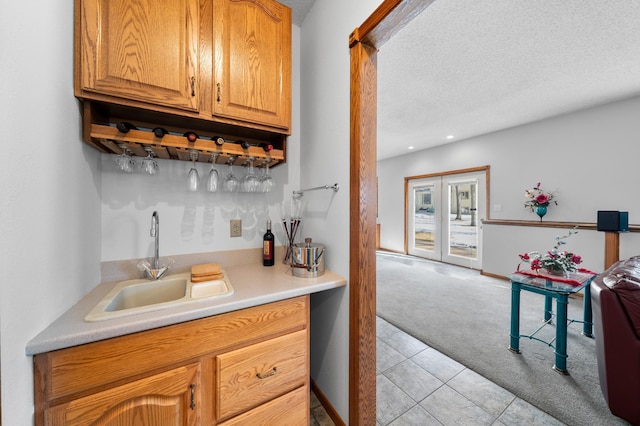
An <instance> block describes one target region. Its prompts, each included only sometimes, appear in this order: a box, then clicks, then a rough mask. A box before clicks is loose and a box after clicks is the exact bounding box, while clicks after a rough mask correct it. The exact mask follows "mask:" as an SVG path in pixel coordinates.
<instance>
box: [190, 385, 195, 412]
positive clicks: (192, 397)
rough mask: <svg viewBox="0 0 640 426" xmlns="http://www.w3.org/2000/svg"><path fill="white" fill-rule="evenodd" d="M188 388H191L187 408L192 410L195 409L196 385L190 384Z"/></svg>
mask: <svg viewBox="0 0 640 426" xmlns="http://www.w3.org/2000/svg"><path fill="white" fill-rule="evenodd" d="M189 387H190V388H191V404H189V408H191V409H192V410H193V409H195V408H196V395H195V394H196V385H195V384H194V383H191V384H190V385H189Z"/></svg>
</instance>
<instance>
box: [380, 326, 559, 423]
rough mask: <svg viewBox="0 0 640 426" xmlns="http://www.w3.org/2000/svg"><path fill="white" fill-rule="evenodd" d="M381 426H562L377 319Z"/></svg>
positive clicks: (503, 390)
mask: <svg viewBox="0 0 640 426" xmlns="http://www.w3.org/2000/svg"><path fill="white" fill-rule="evenodd" d="M376 320H377V323H376V326H377V332H376V335H377V341H376V351H377V359H376V364H377V369H376V370H377V371H376V373H377V401H376V406H377V408H376V419H377V424H378V425H380V426H386V425H391V426H404V425H407V426H408V425H411V426H414V425H420V426H423V425H424V426H429V425H473V426H479V425H563V423H562V422H560V421H558V420H557V419H555V418H553V417H551V416H549V415H548V414H546V413H544V412H543V411H540V410H539V409H538V408H536V407H534V406H533V405H531V404H529V403H527V402H525V401H524V400H522V399H520V398H518V397H516V396H515V395H513V394H512V393H511V392H509V391H507V390H505V389H503V388H501V387H499V386H498V385H496V384H494V383H493V382H491V381H489V380H487V379H486V378H484V377H482V376H480V375H479V374H477V373H475V372H474V371H472V370H470V369H468V368H465V367H464V366H463V365H462V364H460V363H458V362H456V361H454V360H452V359H450V358H448V357H447V356H445V355H443V354H441V353H440V352H438V351H436V350H435V349H433V348H430V347H429V346H427V345H426V344H424V343H423V342H421V341H419V340H417V339H415V338H414V337H412V336H410V335H408V334H406V333H405V332H403V331H402V330H400V329H398V328H397V327H395V326H393V325H392V324H390V323H388V322H387V321H385V320H384V319H382V318H380V317H377V318H376Z"/></svg>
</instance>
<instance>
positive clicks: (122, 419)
mask: <svg viewBox="0 0 640 426" xmlns="http://www.w3.org/2000/svg"><path fill="white" fill-rule="evenodd" d="M199 376H200V368H199V365H198V364H192V365H189V366H185V367H178V368H174V369H173V370H169V371H167V372H164V373H160V374H156V375H153V376H150V377H147V378H144V379H140V380H136V381H134V382H131V383H127V384H125V385H122V386H117V387H114V388H112V389H108V390H106V391H102V392H97V393H95V394H92V395H89V396H86V397H84V398H78V399H74V400H72V401H70V402H68V403H66V404H60V405H56V406H54V407H52V408H49V409H47V410H46V412H45V418H46V424H52V425H53V424H55V425H68V426H81V425H157V426H176V425H190V426H191V425H192V426H195V425H197V424H198V421H199V416H198V413H199V409H198V410H197V409H196V407H197V405H196V400H197V401H198V403H199V401H200V398H199V394H200V381H199V379H200V377H199ZM196 393H197V394H196Z"/></svg>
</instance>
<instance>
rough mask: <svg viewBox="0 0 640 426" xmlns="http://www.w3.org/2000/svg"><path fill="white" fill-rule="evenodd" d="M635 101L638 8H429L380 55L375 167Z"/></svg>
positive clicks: (639, 71) (451, 0) (542, 4)
mask: <svg viewBox="0 0 640 426" xmlns="http://www.w3.org/2000/svg"><path fill="white" fill-rule="evenodd" d="M637 95H640V2H639V1H632V0H608V1H601V0H597V1H596V0H563V1H557V0H536V1H524V0H492V1H472V0H436V1H435V2H434V3H433V4H432V5H431V6H429V7H428V8H427V9H426V10H425V11H424V12H423V13H422V14H421V15H420V16H418V17H417V18H415V19H414V20H413V21H412V22H411V23H409V24H408V25H407V27H405V28H404V29H402V30H401V31H400V32H399V33H398V34H397V35H395V36H394V37H393V38H392V39H391V40H390V41H388V42H387V43H386V44H385V45H383V46H382V47H381V48H380V53H379V54H378V159H384V158H389V157H393V156H397V155H402V154H406V153H408V152H410V151H409V150H408V147H409V146H414V147H415V150H420V149H426V148H429V147H432V146H436V145H441V144H444V143H447V142H451V141H456V140H460V139H466V138H470V137H473V136H477V135H481V134H486V133H490V132H493V131H496V130H501V129H505V128H509V127H513V126H517V125H520V124H524V123H529V122H533V121H537V120H541V119H544V118H547V117H551V116H554V115H558V114H562V113H566V112H571V111H576V110H580V109H584V108H587V107H591V106H595V105H598V104H603V103H607V102H611V101H615V100H619V99H624V98H629V97H632V96H637ZM639 119H640V117H639ZM447 135H454V138H453V139H451V140H447V139H446V136H447Z"/></svg>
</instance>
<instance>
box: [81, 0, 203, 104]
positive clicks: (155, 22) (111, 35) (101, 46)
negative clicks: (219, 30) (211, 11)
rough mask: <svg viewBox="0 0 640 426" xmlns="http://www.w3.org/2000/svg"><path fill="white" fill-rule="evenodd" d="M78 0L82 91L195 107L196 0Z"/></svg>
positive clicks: (196, 95)
mask: <svg viewBox="0 0 640 426" xmlns="http://www.w3.org/2000/svg"><path fill="white" fill-rule="evenodd" d="M78 1H81V7H80V31H81V35H80V44H81V49H80V58H79V59H80V66H81V68H80V77H79V79H80V81H79V84H80V89H81V94H80V95H81V96H83V94H82V91H84V92H85V93H84V95H86V92H92V93H97V94H102V95H109V96H116V97H120V98H124V99H130V100H137V101H142V102H147V103H150V104H158V105H165V106H169V107H175V108H180V109H186V110H196V109H197V106H198V87H197V84H198V73H197V69H198V66H197V64H198V43H199V41H198V40H199V37H198V31H199V4H198V0H138V1H131V0H78ZM76 84H78V83H76ZM76 94H78V93H76ZM84 97H91V95H90V94H89V95H88V96H84Z"/></svg>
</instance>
